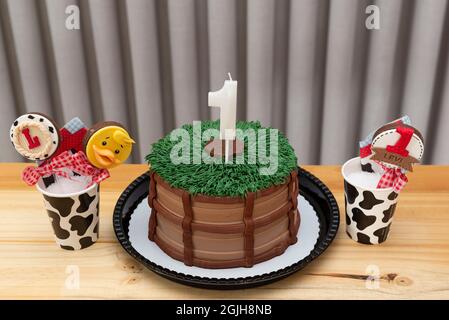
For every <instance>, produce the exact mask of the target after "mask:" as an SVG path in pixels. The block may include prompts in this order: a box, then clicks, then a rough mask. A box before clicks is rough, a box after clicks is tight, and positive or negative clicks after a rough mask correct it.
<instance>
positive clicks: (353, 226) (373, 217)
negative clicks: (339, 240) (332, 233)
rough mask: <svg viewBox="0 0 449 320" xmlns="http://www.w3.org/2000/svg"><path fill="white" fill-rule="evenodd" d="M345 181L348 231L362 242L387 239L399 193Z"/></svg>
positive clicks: (352, 237)
mask: <svg viewBox="0 0 449 320" xmlns="http://www.w3.org/2000/svg"><path fill="white" fill-rule="evenodd" d="M344 183H345V198H346V201H345V211H346V212H345V215H346V233H347V234H348V236H349V237H350V238H351V239H353V240H355V241H357V242H360V243H364V244H379V243H382V242H384V241H385V240H386V239H387V236H388V232H389V230H390V225H391V222H392V220H393V215H394V211H395V209H396V203H397V201H398V195H397V194H396V193H394V192H392V191H387V190H378V191H376V192H372V191H367V190H363V189H360V188H358V187H356V186H353V185H351V184H350V183H348V182H347V181H345V182H344Z"/></svg>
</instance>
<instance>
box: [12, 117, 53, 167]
mask: <svg viewBox="0 0 449 320" xmlns="http://www.w3.org/2000/svg"><path fill="white" fill-rule="evenodd" d="M10 138H11V142H12V144H13V146H14V148H15V149H16V150H17V152H18V153H19V154H20V155H21V156H23V157H25V158H27V159H29V160H34V161H43V160H46V159H48V158H50V157H51V156H52V155H53V154H54V153H55V152H56V150H57V148H58V146H59V143H60V136H59V130H58V128H57V126H56V124H55V123H54V121H53V120H51V118H49V117H48V116H46V115H44V114H41V113H37V112H31V113H27V114H24V115H22V116H20V117H18V118H17V119H16V120H15V121H14V122H13V124H12V126H11V129H10Z"/></svg>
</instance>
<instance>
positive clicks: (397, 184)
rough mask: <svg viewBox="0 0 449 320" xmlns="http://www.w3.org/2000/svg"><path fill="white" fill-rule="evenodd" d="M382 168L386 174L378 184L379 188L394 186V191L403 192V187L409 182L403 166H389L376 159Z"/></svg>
mask: <svg viewBox="0 0 449 320" xmlns="http://www.w3.org/2000/svg"><path fill="white" fill-rule="evenodd" d="M376 163H378V164H379V165H380V166H381V167H382V169H383V170H384V174H383V175H382V177H381V178H380V180H379V183H378V184H377V188H390V187H393V191H394V192H396V193H399V192H401V190H402V188H404V186H405V185H406V184H407V182H408V179H407V176H406V175H405V174H404V173H403V172H402V169H401V168H388V167H386V166H384V165H383V164H381V163H380V162H378V161H376Z"/></svg>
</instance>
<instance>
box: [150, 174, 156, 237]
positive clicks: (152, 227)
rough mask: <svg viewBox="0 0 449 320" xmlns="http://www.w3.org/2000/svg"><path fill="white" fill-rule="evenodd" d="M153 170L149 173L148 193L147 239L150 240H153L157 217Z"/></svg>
mask: <svg viewBox="0 0 449 320" xmlns="http://www.w3.org/2000/svg"><path fill="white" fill-rule="evenodd" d="M154 176H155V172H154V171H151V173H150V191H149V195H148V205H149V206H150V208H151V216H150V220H149V221H148V239H150V240H151V241H154V236H155V234H156V227H157V218H156V214H157V211H156V209H155V208H154V201H155V198H156V179H155V178H154Z"/></svg>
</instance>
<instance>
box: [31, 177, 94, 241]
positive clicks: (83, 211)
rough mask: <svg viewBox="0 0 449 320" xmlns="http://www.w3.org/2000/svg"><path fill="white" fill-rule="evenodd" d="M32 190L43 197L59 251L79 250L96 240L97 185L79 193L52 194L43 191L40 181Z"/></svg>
mask: <svg viewBox="0 0 449 320" xmlns="http://www.w3.org/2000/svg"><path fill="white" fill-rule="evenodd" d="M36 188H37V190H39V192H40V193H42V195H43V197H44V208H45V209H46V210H47V213H48V216H49V218H50V222H51V225H52V227H53V231H54V235H55V239H56V243H57V244H58V245H59V246H60V247H61V248H62V249H66V250H80V249H84V248H87V247H90V246H91V245H93V244H94V243H95V242H96V241H97V240H98V230H99V217H98V208H99V204H100V193H99V189H100V188H99V186H98V185H97V184H93V185H92V186H90V187H88V188H87V189H84V190H81V191H79V192H74V193H67V194H56V193H50V192H48V191H46V188H45V185H44V183H43V181H42V178H41V179H39V181H38V183H37V184H36Z"/></svg>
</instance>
